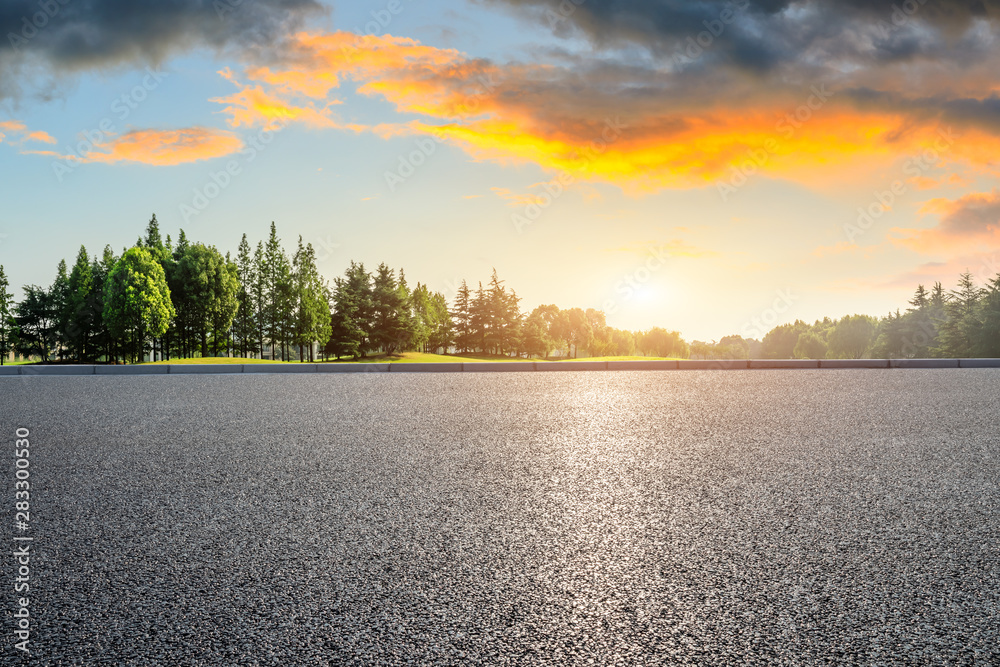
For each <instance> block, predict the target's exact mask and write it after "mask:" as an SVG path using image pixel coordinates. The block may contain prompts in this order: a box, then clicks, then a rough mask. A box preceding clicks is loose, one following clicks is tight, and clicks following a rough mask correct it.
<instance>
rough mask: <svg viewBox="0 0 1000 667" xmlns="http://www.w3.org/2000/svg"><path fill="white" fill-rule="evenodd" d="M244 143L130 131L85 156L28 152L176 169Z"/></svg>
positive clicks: (189, 133) (197, 133)
mask: <svg viewBox="0 0 1000 667" xmlns="http://www.w3.org/2000/svg"><path fill="white" fill-rule="evenodd" d="M242 147H243V142H242V141H240V139H239V137H237V136H236V135H234V134H232V133H231V132H226V131H224V130H216V129H212V128H204V127H188V128H183V129H179V130H131V131H129V132H126V133H125V134H123V135H120V136H116V137H111V138H110V139H108V140H107V141H103V142H101V143H99V144H96V145H95V146H94V148H93V149H92V150H90V151H88V152H86V153H84V154H83V155H80V156H73V155H60V154H59V153H56V152H54V151H26V152H30V153H34V154H37V155H48V156H51V157H56V158H58V159H61V160H72V161H74V162H82V163H88V162H103V163H106V164H116V163H121V162H130V163H138V164H147V165H153V166H158V167H162V166H173V165H178V164H185V163H188V162H197V161H199V160H211V159H213V158H217V157H224V156H226V155H231V154H233V153H235V152H237V151H239V150H240V149H241V148H242Z"/></svg>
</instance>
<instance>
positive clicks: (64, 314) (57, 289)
mask: <svg viewBox="0 0 1000 667" xmlns="http://www.w3.org/2000/svg"><path fill="white" fill-rule="evenodd" d="M69 292H70V289H69V272H68V270H67V268H66V260H65V259H61V260H59V268H58V270H57V272H56V279H55V281H53V283H52V285H51V286H50V287H49V300H50V304H51V307H52V309H53V314H54V316H55V331H54V332H53V334H54V337H55V340H54V341H53V347H54V351H55V352H56V354H58V355H59V358H60V359H65V358H66V356H67V354H68V353H69V349H68V343H69V336H70V331H69V328H70V324H71V322H72V314H71V313H70V308H71V304H70V299H69Z"/></svg>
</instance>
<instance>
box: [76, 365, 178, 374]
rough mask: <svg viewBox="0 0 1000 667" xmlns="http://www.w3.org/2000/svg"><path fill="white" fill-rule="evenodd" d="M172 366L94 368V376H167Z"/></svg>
mask: <svg viewBox="0 0 1000 667" xmlns="http://www.w3.org/2000/svg"><path fill="white" fill-rule="evenodd" d="M169 372H170V366H167V365H166V364H155V365H154V364H149V365H138V366H137V365H129V366H94V375H166V374H167V373H169Z"/></svg>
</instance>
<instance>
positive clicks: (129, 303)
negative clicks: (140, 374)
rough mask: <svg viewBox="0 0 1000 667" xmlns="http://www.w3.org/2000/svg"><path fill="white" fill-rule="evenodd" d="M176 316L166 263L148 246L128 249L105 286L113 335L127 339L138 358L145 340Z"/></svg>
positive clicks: (158, 333)
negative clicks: (164, 268)
mask: <svg viewBox="0 0 1000 667" xmlns="http://www.w3.org/2000/svg"><path fill="white" fill-rule="evenodd" d="M173 316H174V307H173V304H172V303H171V300H170V289H169V288H168V287H167V279H166V276H165V275H164V272H163V267H162V266H160V263H159V262H158V261H156V260H155V259H154V258H153V256H152V255H151V254H150V253H149V251H148V250H147V249H145V248H138V247H136V248H131V249H129V250H127V251H125V253H124V254H123V255H122V257H121V259H119V260H118V262H117V263H116V264H115V266H114V268H113V269H111V272H110V274H109V275H108V278H107V283H106V284H105V287H104V320H105V322H107V325H108V329H109V331H110V332H111V335H112V336H113V337H114V338H116V339H118V340H120V341H122V342H123V343H124V345H123V347H124V349H125V350H126V355H127V356H128V357H129V358H130V359H132V360H139V359H140V358H141V355H142V350H143V347H144V345H145V342H146V340H147V339H149V338H155V337H157V336H162V335H163V334H164V333H165V332H166V330H167V326H168V324H169V322H170V319H171V318H172V317H173Z"/></svg>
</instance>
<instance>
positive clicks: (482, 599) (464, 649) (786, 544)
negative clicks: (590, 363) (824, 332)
mask: <svg viewBox="0 0 1000 667" xmlns="http://www.w3.org/2000/svg"><path fill="white" fill-rule="evenodd" d="M17 427H25V428H28V429H29V430H30V431H31V435H30V443H31V444H30V448H31V455H30V473H31V478H30V479H31V485H32V486H31V498H30V502H31V525H30V530H29V533H30V535H32V536H33V537H34V541H33V542H32V547H31V548H32V558H31V574H30V577H31V584H30V585H31V596H30V605H29V607H30V612H31V623H32V626H31V627H32V629H31V639H30V647H31V658H30V661H29V662H28V663H27V664H37V665H70V664H80V665H83V664H86V665H92V664H123V665H323V664H336V665H350V664H357V665H394V664H490V665H521V664H570V665H576V664H580V665H584V664H595V665H633V664H699V665H724V664H725V665H729V664H731V665H736V664H835V663H839V664H893V663H899V662H906V663H910V664H927V665H932V664H933V665H940V664H956V665H957V664H973V663H976V664H998V663H1000V539H998V538H1000V507H998V505H1000V371H997V370H973V369H967V370H927V371H922V370H905V371H902V370H892V371H879V370H868V371H865V370H845V371H831V370H824V371H802V370H800V371H722V372H638V373H635V372H607V373H572V372H568V373H552V374H549V373H545V374H542V373H534V374H519V373H515V374H496V375H494V374H482V375H480V374H444V375H436V374H435V375H425V374H419V375H410V374H360V375H330V376H278V375H272V376H250V375H242V376H200V377H191V376H187V377H185V376H161V377H136V378H130V377H86V378H74V377H49V378H36V377H21V378H0V428H2V429H3V431H2V432H3V434H4V435H3V438H4V442H5V443H6V445H5V446H4V448H3V457H4V460H3V463H2V465H0V470H3V471H4V475H5V479H4V482H3V485H4V488H5V489H6V491H5V494H4V496H3V497H4V498H5V499H6V501H5V504H6V505H7V506H8V507H6V508H5V509H4V511H5V512H6V514H5V517H6V519H7V526H9V527H5V528H4V529H3V530H2V531H0V535H4V536H6V537H5V538H4V539H5V540H6V544H5V545H3V547H2V549H3V551H4V552H5V553H9V550H10V548H12V546H11V545H13V544H14V543H13V542H12V541H11V540H12V539H13V537H14V535H15V533H16V531H15V530H14V529H13V521H14V516H13V515H14V507H13V503H14V500H13V489H14V470H15V468H14V454H13V446H14V430H15V428H17ZM8 563H10V560H9V559H8ZM3 572H5V573H6V574H5V575H3V576H4V577H5V578H8V579H13V577H14V576H15V574H14V565H10V564H8V566H7V567H5V568H4V569H3ZM0 590H2V591H4V593H3V599H2V600H0V604H2V606H3V608H4V609H5V610H7V612H6V613H7V616H6V620H5V623H4V628H5V631H4V637H3V650H4V653H3V655H2V656H0V658H2V659H0V662H3V663H4V664H14V663H15V661H16V659H17V656H18V654H19V652H18V651H16V650H15V649H14V647H13V644H14V641H15V639H14V636H13V628H14V625H13V623H14V621H13V619H12V618H11V613H12V610H13V609H14V608H15V606H14V605H15V594H14V593H13V592H12V587H11V583H10V582H9V581H0Z"/></svg>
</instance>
